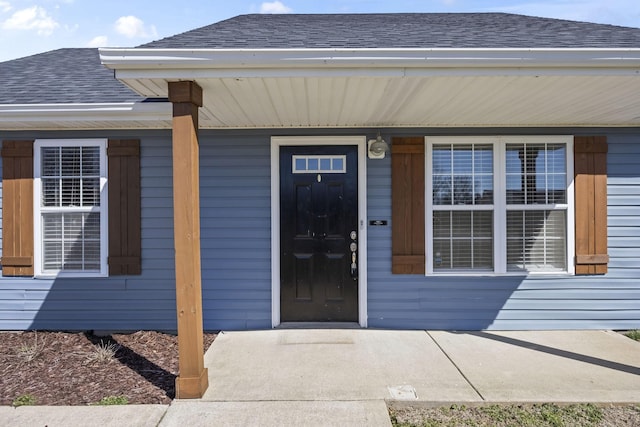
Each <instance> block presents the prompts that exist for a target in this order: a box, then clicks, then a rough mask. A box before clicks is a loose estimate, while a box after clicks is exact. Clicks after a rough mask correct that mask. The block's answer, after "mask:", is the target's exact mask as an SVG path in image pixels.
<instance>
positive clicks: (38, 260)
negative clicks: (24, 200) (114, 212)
mask: <svg viewBox="0 0 640 427" xmlns="http://www.w3.org/2000/svg"><path fill="white" fill-rule="evenodd" d="M43 147H99V148H100V206H95V207H92V208H91V211H98V212H100V270H99V271H98V270H94V271H66V270H44V269H43V267H44V265H43V250H44V245H43V244H42V240H43V230H42V214H43V213H46V212H76V211H78V210H77V209H75V208H64V207H59V208H47V207H43V206H42V179H41V178H42V177H41V174H42V169H41V162H42V158H41V157H42V156H41V149H42V148H43ZM33 177H34V180H33V181H34V182H33V208H34V226H33V237H34V276H35V277H37V278H52V277H107V276H108V265H107V257H108V244H109V239H108V230H109V228H108V212H109V210H108V208H109V207H108V205H107V204H108V197H107V185H108V183H107V139H93V138H92V139H37V140H36V141H35V143H34V146H33ZM83 212H86V210H83Z"/></svg>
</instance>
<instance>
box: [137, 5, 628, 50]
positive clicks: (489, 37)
mask: <svg viewBox="0 0 640 427" xmlns="http://www.w3.org/2000/svg"><path fill="white" fill-rule="evenodd" d="M140 47H145V48H192V49H197V48H212V49H241V48H244V49H268V48H271V49H291V48H628V47H640V29H638V28H628V27H618V26H614V25H604V24H593V23H588V22H576V21H567V20H560V19H550V18H537V17H532V16H524V15H514V14H508V13H394V14H335V15H322V14H318V15H296V14H287V15H262V14H251V15H241V16H237V17H234V18H231V19H227V20H225V21H221V22H217V23H215V24H212V25H208V26H205V27H201V28H197V29H195V30H191V31H187V32H185V33H182V34H178V35H175V36H172V37H167V38H165V39H162V40H158V41H154V42H151V43H147V44H144V45H142V46H140Z"/></svg>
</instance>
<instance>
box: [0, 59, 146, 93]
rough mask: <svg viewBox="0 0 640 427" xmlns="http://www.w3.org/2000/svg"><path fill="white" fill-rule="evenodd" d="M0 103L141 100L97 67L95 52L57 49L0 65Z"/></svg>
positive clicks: (105, 69) (98, 62)
mask: <svg viewBox="0 0 640 427" xmlns="http://www.w3.org/2000/svg"><path fill="white" fill-rule="evenodd" d="M0 76H2V79H1V81H0V104H70V103H111V102H116V103H119V102H134V101H140V100H142V97H140V96H139V95H137V94H136V93H135V92H133V91H132V90H131V89H129V88H127V87H126V86H125V85H124V84H122V83H121V82H119V81H118V80H116V79H115V78H114V76H113V71H111V70H109V69H107V68H105V67H103V66H102V65H101V64H100V57H99V55H98V49H88V48H86V49H58V50H53V51H50V52H45V53H40V54H37V55H32V56H27V57H25V58H20V59H14V60H11V61H6V62H0Z"/></svg>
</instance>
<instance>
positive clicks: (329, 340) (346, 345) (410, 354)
mask: <svg viewBox="0 0 640 427" xmlns="http://www.w3.org/2000/svg"><path fill="white" fill-rule="evenodd" d="M205 365H206V366H207V367H208V369H209V384H210V385H209V389H208V390H207V391H206V393H205V395H204V396H203V398H202V400H203V401H305V400H309V401H322V400H325V401H338V400H342V401H357V400H379V399H390V398H392V397H393V396H392V394H391V392H390V390H394V389H397V388H398V387H401V386H410V387H412V388H413V389H414V390H415V394H416V395H417V398H418V399H419V400H426V401H445V402H448V401H458V402H463V401H478V400H481V398H480V396H479V395H478V394H477V393H476V392H475V391H474V390H473V388H472V387H471V386H470V385H469V383H468V382H467V381H466V380H465V379H464V377H463V376H462V375H461V374H460V372H459V371H458V370H457V369H456V367H455V366H454V365H453V364H452V363H451V362H450V361H449V359H448V358H447V356H446V355H445V354H444V353H443V352H442V351H441V350H440V348H439V347H438V346H437V345H436V343H435V342H434V341H433V339H432V338H431V337H430V336H429V335H428V334H427V333H426V332H425V331H386V330H361V329H346V330H336V329H320V330H316V329H295V330H270V331H248V332H224V333H221V334H220V335H218V337H217V338H216V340H215V341H214V343H213V345H212V346H211V347H210V348H209V350H208V351H207V353H206V355H205Z"/></svg>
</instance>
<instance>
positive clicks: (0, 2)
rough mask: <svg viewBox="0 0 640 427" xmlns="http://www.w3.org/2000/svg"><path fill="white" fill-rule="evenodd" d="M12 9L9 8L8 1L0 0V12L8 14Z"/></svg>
mask: <svg viewBox="0 0 640 427" xmlns="http://www.w3.org/2000/svg"><path fill="white" fill-rule="evenodd" d="M11 9H13V7H11V3H9V2H8V1H4V0H0V11H2V12H5V13H6V12H9V11H10V10H11Z"/></svg>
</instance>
